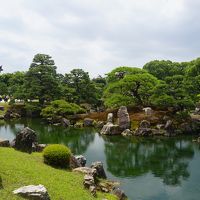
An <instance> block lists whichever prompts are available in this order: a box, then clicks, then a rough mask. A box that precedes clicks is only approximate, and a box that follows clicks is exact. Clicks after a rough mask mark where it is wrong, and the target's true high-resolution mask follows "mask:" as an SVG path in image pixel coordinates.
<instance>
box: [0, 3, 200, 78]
mask: <svg viewBox="0 0 200 200" xmlns="http://www.w3.org/2000/svg"><path fill="white" fill-rule="evenodd" d="M199 8H200V1H199V0H40V1H39V0H0V65H3V69H4V72H15V71H27V70H28V68H29V66H30V64H31V62H32V59H33V57H34V55H35V54H37V53H44V54H49V55H51V56H52V58H53V59H54V61H55V63H56V66H57V69H58V72H59V73H63V74H64V73H69V72H70V70H72V69H74V68H82V69H84V70H85V71H87V72H89V74H90V75H91V76H92V77H95V76H97V75H104V74H106V73H108V72H110V71H111V70H112V69H114V68H115V67H118V66H131V67H142V66H143V65H144V64H145V63H147V62H149V61H151V60H155V59H157V60H162V59H169V60H172V61H179V62H181V61H190V60H192V59H195V58H197V57H199V56H200V23H199V20H200V12H199Z"/></svg>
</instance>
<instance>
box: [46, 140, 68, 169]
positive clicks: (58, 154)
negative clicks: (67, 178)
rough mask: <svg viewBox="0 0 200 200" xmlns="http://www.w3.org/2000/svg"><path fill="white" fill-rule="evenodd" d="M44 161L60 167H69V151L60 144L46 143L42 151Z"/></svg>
mask: <svg viewBox="0 0 200 200" xmlns="http://www.w3.org/2000/svg"><path fill="white" fill-rule="evenodd" d="M43 157H44V162H45V163H46V164H48V165H51V166H54V167H60V168H67V167H69V162H70V157H71V151H70V149H69V148H68V147H66V146H64V145H61V144H52V145H48V146H47V147H46V148H45V149H44V151H43Z"/></svg>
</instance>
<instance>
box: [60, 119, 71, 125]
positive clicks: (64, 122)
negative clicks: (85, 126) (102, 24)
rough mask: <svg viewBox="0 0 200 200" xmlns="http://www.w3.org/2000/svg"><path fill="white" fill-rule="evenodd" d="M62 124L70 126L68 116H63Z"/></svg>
mask: <svg viewBox="0 0 200 200" xmlns="http://www.w3.org/2000/svg"><path fill="white" fill-rule="evenodd" d="M61 124H62V125H63V126H64V127H69V126H70V121H69V120H68V119H66V118H62V119H61Z"/></svg>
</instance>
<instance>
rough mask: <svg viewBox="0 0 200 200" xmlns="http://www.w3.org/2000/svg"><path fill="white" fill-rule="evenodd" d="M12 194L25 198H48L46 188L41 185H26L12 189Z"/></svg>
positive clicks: (44, 199) (37, 199)
mask: <svg viewBox="0 0 200 200" xmlns="http://www.w3.org/2000/svg"><path fill="white" fill-rule="evenodd" d="M13 194H15V195H19V196H21V197H23V198H26V199H34V200H50V197H49V194H48V192H47V189H46V188H45V187H44V186H43V185H28V186H24V187H21V188H19V189H17V190H14V191H13Z"/></svg>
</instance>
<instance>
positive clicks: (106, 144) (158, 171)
mask: <svg viewBox="0 0 200 200" xmlns="http://www.w3.org/2000/svg"><path fill="white" fill-rule="evenodd" d="M26 126H29V127H30V128H32V129H34V130H35V131H36V132H37V133H38V140H39V142H40V143H60V144H65V145H67V146H69V147H70V148H71V149H72V152H73V153H74V154H82V155H84V156H85V157H86V158H87V164H88V165H90V164H91V162H93V161H97V160H100V161H102V162H103V163H104V167H105V170H106V174H107V176H108V178H109V179H112V180H117V181H120V182H121V188H122V189H123V190H124V191H125V193H126V194H127V195H128V197H129V199H131V200H179V199H181V200H199V199H200V146H199V145H198V144H196V143H193V142H192V137H176V138H124V137H122V136H110V137H105V136H103V137H102V136H101V135H99V134H98V133H97V131H96V130H94V129H67V128H62V127H56V126H50V125H46V124H45V123H42V122H41V121H40V120H18V121H12V122H7V123H5V122H4V121H0V138H5V139H9V140H12V139H13V138H14V137H15V135H16V133H17V131H18V130H20V129H21V128H23V127H26Z"/></svg>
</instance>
